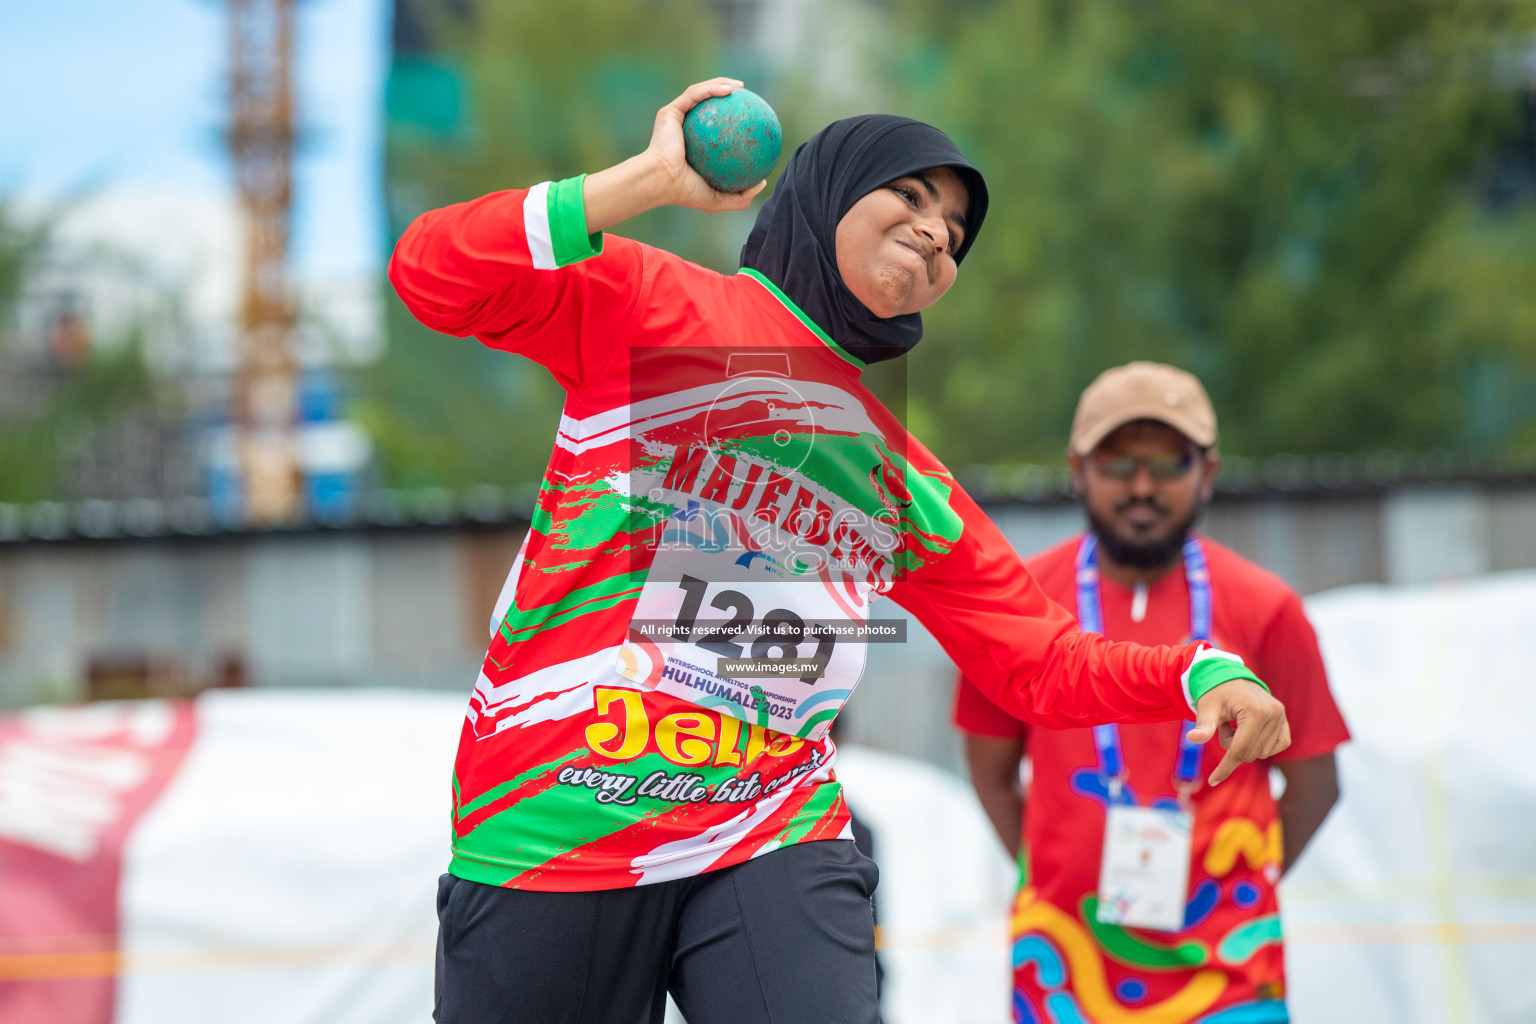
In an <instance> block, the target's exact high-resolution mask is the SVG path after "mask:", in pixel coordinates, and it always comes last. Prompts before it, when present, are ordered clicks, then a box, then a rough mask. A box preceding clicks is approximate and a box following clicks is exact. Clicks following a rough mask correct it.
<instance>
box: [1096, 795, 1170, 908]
mask: <svg viewBox="0 0 1536 1024" xmlns="http://www.w3.org/2000/svg"><path fill="white" fill-rule="evenodd" d="M1190 824H1191V816H1190V814H1189V812H1188V811H1182V810H1168V809H1165V808H1161V807H1132V806H1129V805H1126V804H1111V805H1110V807H1109V810H1108V812H1107V813H1106V815H1105V824H1104V859H1103V861H1102V862H1101V864H1100V868H1099V911H1098V918H1099V920H1100V921H1102V922H1104V923H1105V924H1118V925H1129V926H1131V927H1133V928H1150V929H1153V930H1156V931H1167V932H1172V931H1178V930H1179V929H1180V928H1182V927H1184V906H1185V900H1186V898H1187V894H1188V890H1189V865H1190Z"/></svg>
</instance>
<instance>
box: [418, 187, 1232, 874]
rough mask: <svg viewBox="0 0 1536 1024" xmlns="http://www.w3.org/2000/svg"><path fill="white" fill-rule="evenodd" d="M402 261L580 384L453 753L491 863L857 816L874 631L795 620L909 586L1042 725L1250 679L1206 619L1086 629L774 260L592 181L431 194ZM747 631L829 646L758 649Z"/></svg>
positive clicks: (703, 858)
mask: <svg viewBox="0 0 1536 1024" xmlns="http://www.w3.org/2000/svg"><path fill="white" fill-rule="evenodd" d="M390 279H391V281H392V282H393V283H394V285H395V288H396V289H397V290H398V292H399V294H400V296H401V298H402V299H404V301H405V303H406V305H407V306H409V307H410V309H411V311H412V312H413V313H414V314H415V315H416V316H417V317H418V318H419V319H420V320H421V321H422V322H423V323H425V324H426V325H427V326H429V327H432V328H434V329H436V330H439V331H443V332H446V333H450V334H457V335H469V334H473V335H475V336H476V337H478V338H479V339H480V341H481V342H483V343H484V344H486V345H489V346H491V347H493V348H498V349H503V350H506V351H509V352H517V353H521V354H523V355H525V356H528V357H529V358H531V359H533V360H535V361H537V362H539V363H541V364H543V365H544V366H545V367H547V368H548V369H549V370H550V372H551V373H552V374H554V376H555V378H556V379H557V380H558V381H559V382H560V383H561V385H562V386H563V387H564V388H565V390H566V404H565V409H564V413H563V415H562V416H561V419H560V426H559V431H558V433H557V435H556V439H555V448H554V453H553V455H552V456H551V459H550V463H549V468H548V469H547V470H546V473H545V477H544V482H543V486H542V489H541V491H540V494H539V498H538V504H537V508H536V510H535V513H534V516H533V523H532V527H531V529H530V531H529V535H528V540H527V542H526V544H525V546H524V549H523V552H522V553H521V554H520V555H519V557H518V559H517V561H516V563H515V564H514V565H513V566H512V571H511V576H510V578H509V580H508V587H507V588H506V589H505V591H504V593H505V594H506V595H507V598H506V605H505V613H504V614H500V615H498V620H499V624H498V627H497V629H496V633H495V636H494V637H493V639H492V641H491V646H490V649H489V651H488V652H487V654H486V659H485V663H484V667H483V669H482V671H481V674H480V677H479V680H478V682H477V683H476V685H475V691H474V694H473V695H472V697H471V699H470V706H469V711H468V715H467V721H466V722H465V725H464V730H463V733H462V737H461V741H460V746H459V752H458V758H457V761H456V763H455V768H454V802H453V807H454V812H453V813H454V819H453V830H454V831H453V860H452V863H451V865H450V870H451V871H452V872H453V873H454V874H456V875H458V876H459V877H461V878H466V879H469V880H472V881H478V882H485V883H489V884H493V885H506V886H515V887H523V888H529V889H546V890H591V889H605V888H615V887H621V886H629V885H637V884H643V883H648V882H656V881H663V880H666V879H669V878H678V877H683V876H688V875H694V874H698V873H700V872H704V871H710V870H714V869H717V868H723V867H728V866H730V865H732V864H737V863H740V862H742V861H744V860H746V859H748V858H750V857H753V856H756V855H758V854H761V853H764V852H767V851H768V850H771V849H773V848H775V847H777V846H781V845H784V844H788V843H795V842H804V841H808V840H816V839H828V838H836V837H840V836H846V835H847V834H848V827H847V826H848V815H847V811H846V809H845V808H844V806H843V802H842V798H841V796H840V792H839V787H838V785H837V783H836V780H835V777H834V775H833V762H834V759H835V756H836V752H835V750H834V748H833V746H832V743H831V742H830V740H828V739H827V738H826V731H827V727H828V726H829V725H830V720H831V717H832V716H833V715H834V714H835V713H836V711H837V709H838V708H839V707H840V706H841V704H842V702H843V701H844V700H846V699H847V696H848V694H849V693H850V692H851V690H852V687H853V685H854V684H855V683H857V681H858V674H859V671H860V669H861V668H862V663H863V649H862V646H861V644H860V643H858V642H853V641H849V640H847V639H839V638H837V637H836V636H834V635H833V634H832V633H831V632H817V630H816V629H811V630H809V631H805V630H802V631H801V633H800V634H796V635H797V636H800V637H801V639H800V640H796V641H790V640H786V639H785V636H786V634H785V632H784V630H786V629H788V630H790V631H791V632H793V628H794V627H793V624H794V623H800V624H801V626H804V625H805V624H806V623H807V622H818V621H820V620H822V619H826V618H828V613H829V612H834V611H835V612H837V613H838V614H840V615H842V617H843V618H845V619H847V620H850V621H852V620H862V619H864V618H866V617H867V609H868V605H869V603H870V602H871V601H872V600H874V599H875V598H876V597H878V596H881V595H888V596H890V597H892V598H893V599H895V600H896V601H897V602H899V603H900V604H902V605H904V606H905V607H907V608H908V609H910V610H911V611H912V612H913V613H914V614H916V615H917V617H918V618H919V619H920V620H922V621H923V622H924V624H925V625H927V626H928V628H929V629H930V630H931V631H932V632H933V633H934V634H935V635H936V636H937V637H938V638H939V640H940V642H941V643H943V645H944V646H945V649H946V650H947V651H948V652H949V654H950V655H951V656H952V657H953V658H954V659H955V661H956V662H957V663H958V664H960V665H961V666H962V667H963V668H964V669H965V670H966V671H968V672H970V673H972V674H973V675H975V676H976V677H977V678H981V679H984V680H985V683H984V684H983V685H984V686H985V688H986V690H987V692H988V695H989V696H990V697H991V698H992V699H993V700H995V701H997V702H999V703H1000V704H1001V705H1003V706H1005V707H1007V708H1008V709H1009V710H1010V711H1011V712H1013V713H1015V714H1018V715H1020V716H1023V717H1026V718H1029V719H1030V720H1032V721H1036V722H1040V723H1044V724H1052V725H1059V726H1066V725H1075V724H1083V723H1087V722H1091V721H1096V720H1107V719H1117V720H1121V721H1157V720H1163V719H1175V718H1182V717H1184V716H1185V715H1187V713H1188V710H1187V709H1188V707H1189V706H1190V704H1191V703H1192V702H1193V701H1194V700H1197V699H1198V697H1199V695H1200V694H1201V693H1203V692H1204V691H1205V690H1206V689H1209V687H1210V686H1213V685H1216V684H1218V683H1219V682H1221V681H1223V680H1224V679H1226V678H1233V676H1232V675H1231V674H1230V669H1231V666H1232V665H1233V663H1232V662H1230V661H1225V662H1223V660H1222V659H1220V658H1215V657H1209V656H1208V655H1210V654H1211V653H1212V652H1210V650H1209V649H1208V648H1204V647H1196V646H1186V647H1181V648H1180V647H1176V648H1168V647H1156V648H1148V647H1138V646H1135V645H1132V644H1116V643H1110V642H1108V641H1106V640H1105V639H1104V638H1102V637H1098V636H1091V635H1084V634H1082V633H1079V632H1077V631H1076V630H1075V628H1074V622H1073V619H1072V616H1071V615H1070V614H1068V613H1067V612H1066V611H1065V610H1063V609H1062V608H1061V607H1060V606H1059V605H1057V604H1055V603H1053V602H1051V601H1049V600H1048V599H1047V598H1046V597H1045V595H1044V594H1043V593H1041V591H1040V589H1039V587H1037V586H1036V585H1035V583H1034V581H1033V580H1032V579H1031V578H1030V576H1029V574H1028V573H1027V572H1025V571H1024V568H1023V564H1022V562H1021V561H1020V560H1019V559H1018V557H1017V556H1016V555H1015V554H1014V553H1013V551H1012V549H1011V548H1010V547H1009V546H1008V543H1007V541H1006V540H1004V538H1003V537H1002V535H1001V534H1000V533H999V532H998V531H997V529H996V528H995V527H994V526H993V525H992V524H991V523H990V522H989V521H988V520H987V518H986V517H985V516H984V515H983V514H982V513H981V512H980V510H979V509H978V508H977V507H976V505H975V504H974V503H973V502H972V501H971V500H970V499H969V498H968V497H967V496H966V495H965V493H964V492H963V491H962V490H961V489H960V488H959V487H958V486H957V485H956V484H955V481H954V479H953V478H952V477H951V476H950V474H949V473H948V472H947V471H946V470H945V468H944V467H943V466H942V465H940V464H939V462H938V461H937V460H936V459H934V457H933V456H932V455H930V454H929V453H928V452H927V451H926V450H924V449H923V448H922V446H921V445H919V444H917V443H916V442H915V441H914V440H912V439H911V438H910V437H908V435H907V433H906V431H905V430H904V429H903V428H902V426H901V425H900V424H899V423H898V422H897V421H896V420H895V418H894V417H893V416H892V415H891V414H890V413H889V412H888V411H887V410H886V409H885V408H884V407H883V406H881V404H880V403H879V401H878V400H876V399H875V397H874V396H873V395H872V394H871V393H870V392H869V391H868V390H867V389H866V388H865V387H864V386H863V384H862V383H861V382H860V371H861V370H862V368H863V367H862V364H861V363H860V362H859V361H858V360H857V359H856V358H854V357H853V356H851V355H850V354H848V353H847V352H845V351H843V350H842V349H841V348H840V347H839V346H838V345H837V344H836V343H835V342H834V341H833V340H832V339H831V338H830V337H828V336H827V335H826V334H825V333H824V332H823V331H822V330H821V329H820V328H818V327H817V326H816V325H815V324H814V323H812V322H811V321H810V320H809V319H808V318H807V317H806V316H805V315H804V314H803V313H802V312H801V311H800V310H799V309H797V308H796V307H795V305H794V303H793V302H791V301H790V300H789V298H788V297H786V296H785V295H784V294H783V293H781V292H780V291H779V289H778V288H777V287H775V286H774V284H773V283H772V282H770V281H768V280H767V279H766V278H764V277H763V276H762V275H760V274H757V273H755V272H753V271H743V272H742V273H740V274H736V275H722V274H718V273H715V272H714V271H711V270H707V269H705V268H703V267H699V266H696V265H694V264H691V263H688V262H686V261H685V260H681V259H679V258H677V257H675V256H672V255H670V254H669V253H666V252H663V251H660V250H658V249H653V248H650V247H648V246H645V245H641V244H639V243H637V242H633V241H630V240H628V239H623V238H617V237H609V238H607V239H606V244H605V240H604V239H603V238H602V237H601V236H591V237H589V236H588V235H587V232H586V213H585V209H584V206H583V200H582V179H581V178H572V179H568V180H566V181H562V182H556V183H552V184H551V183H548V182H546V183H544V184H541V185H536V186H534V187H533V188H531V189H518V190H513V191H507V192H498V193H493V194H491V195H488V196H485V197H483V198H480V199H477V200H475V201H473V202H468V203H461V204H458V205H456V206H450V207H446V208H444V209H441V210H435V211H432V212H430V213H426V214H423V215H422V216H421V217H420V218H418V219H417V220H416V221H415V223H413V224H412V225H411V227H410V228H409V229H408V230H407V231H406V232H405V234H404V236H403V237H402V238H401V239H400V242H399V244H398V246H397V247H396V249H395V254H394V258H393V260H392V261H391V264H390ZM485 443H487V444H515V443H522V440H521V439H518V438H486V439H485ZM690 559H692V560H696V561H698V562H699V564H705V565H708V566H709V571H708V572H695V573H692V574H690V573H689V572H679V571H675V570H676V569H677V566H678V565H679V564H683V565H685V566H686V565H691V564H694V562H690V561H689V560H690ZM711 560H713V561H711ZM710 609H716V610H717V611H715V612H711V611H710ZM642 611H643V614H642ZM724 612H730V614H731V618H730V619H729V620H728V621H726V620H724V619H722V618H718V617H716V618H710V617H711V616H718V615H719V614H720V613H724ZM706 621H708V622H710V623H711V624H712V625H717V626H718V629H716V630H715V631H714V632H713V633H711V634H710V635H709V639H707V640H705V639H699V640H696V641H695V642H694V643H692V644H680V643H679V644H673V643H671V641H670V639H667V640H661V639H658V636H659V634H657V633H655V632H652V629H653V627H655V626H657V625H658V624H660V625H661V626H662V627H664V629H665V630H666V631H667V636H668V637H669V638H670V636H671V635H672V631H673V630H676V631H677V632H679V633H684V634H687V633H691V632H692V631H693V630H694V629H695V628H696V627H703V625H704V623H705V622H706ZM685 622H686V629H685V628H684V624H685ZM770 624H773V626H774V628H775V629H779V630H780V631H779V632H778V633H775V634H772V635H770V634H769V632H768V628H769V625H770ZM829 628H830V627H829ZM807 633H808V635H806V634H807ZM754 636H755V637H756V639H755V640H754V639H753V638H754ZM701 652H710V653H709V656H707V657H706V656H704V653H701ZM733 652H734V654H735V655H736V656H738V657H741V656H745V655H748V654H750V657H751V658H753V659H757V658H766V659H769V660H775V659H784V658H791V659H792V658H800V659H809V660H812V661H816V660H818V659H819V660H820V662H821V663H822V665H823V668H824V669H825V672H824V674H823V675H821V676H817V675H815V674H814V673H811V672H806V673H805V678H800V679H795V678H783V679H775V678H768V679H763V680H761V681H754V680H753V679H749V678H739V677H738V671H739V670H738V669H734V668H731V667H730V664H734V662H733V661H732V659H731V657H730V655H731V654H732V653H733ZM716 655H718V657H717V656H716ZM1223 666H1226V667H1223Z"/></svg>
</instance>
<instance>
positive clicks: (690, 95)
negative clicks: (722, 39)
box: [661, 77, 746, 124]
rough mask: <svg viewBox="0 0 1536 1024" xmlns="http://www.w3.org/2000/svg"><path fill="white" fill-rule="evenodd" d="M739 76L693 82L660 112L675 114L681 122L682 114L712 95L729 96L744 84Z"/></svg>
mask: <svg viewBox="0 0 1536 1024" xmlns="http://www.w3.org/2000/svg"><path fill="white" fill-rule="evenodd" d="M745 84H746V83H744V82H743V81H742V80H741V79H739V78H724V77H721V78H711V79H709V80H708V81H705V82H695V83H693V84H692V85H690V86H689V87H688V88H686V89H684V90H683V92H682V95H680V96H679V97H678V98H677V99H675V100H673V101H672V102H671V103H668V104H667V105H666V106H664V107H662V108H661V113H666V114H668V115H669V116H672V115H675V116H676V117H677V120H678V123H679V124H681V123H682V120H683V115H684V114H686V113H688V111H690V110H692V109H693V108H694V107H696V106H698V105H699V104H700V103H703V102H704V101H705V100H707V99H709V98H710V97H712V96H729V95H730V94H731V93H732V92H733V91H735V90H737V89H740V88H741V87H742V86H743V85H745Z"/></svg>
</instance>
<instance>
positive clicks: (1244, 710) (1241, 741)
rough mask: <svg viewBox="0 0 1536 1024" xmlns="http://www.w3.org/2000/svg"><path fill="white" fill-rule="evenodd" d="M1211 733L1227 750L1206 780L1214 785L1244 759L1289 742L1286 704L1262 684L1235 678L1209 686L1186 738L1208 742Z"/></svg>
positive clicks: (1275, 750)
mask: <svg viewBox="0 0 1536 1024" xmlns="http://www.w3.org/2000/svg"><path fill="white" fill-rule="evenodd" d="M1213 737H1214V738H1216V739H1219V740H1220V741H1221V746H1222V748H1223V749H1224V750H1226V752H1227V756H1226V757H1223V758H1222V759H1221V764H1219V765H1217V766H1216V770H1215V771H1213V772H1211V777H1210V780H1209V781H1210V784H1211V785H1213V786H1214V785H1216V784H1217V783H1218V782H1220V781H1221V780H1222V779H1225V778H1226V777H1227V776H1228V775H1231V774H1232V771H1233V769H1235V768H1236V767H1237V766H1238V765H1240V764H1242V763H1243V762H1245V761H1257V760H1259V759H1260V758H1264V757H1273V756H1274V755H1276V754H1278V753H1280V751H1282V750H1284V749H1285V748H1286V747H1288V746H1290V745H1291V724H1290V723H1289V722H1287V721H1286V719H1285V707H1284V706H1283V705H1282V704H1281V703H1280V702H1279V701H1278V700H1275V698H1274V697H1272V696H1270V694H1269V693H1268V691H1266V690H1265V689H1264V688H1263V687H1262V686H1256V685H1254V684H1253V683H1251V682H1249V681H1248V680H1246V679H1234V680H1232V681H1231V682H1228V683H1222V684H1221V685H1220V686H1216V687H1212V688H1211V689H1210V690H1208V691H1206V693H1205V695H1204V696H1203V697H1201V698H1200V701H1199V703H1197V704H1196V705H1195V727H1194V728H1193V729H1191V730H1190V731H1189V741H1190V742H1191V743H1207V742H1209V741H1210V740H1211V739H1212V738H1213Z"/></svg>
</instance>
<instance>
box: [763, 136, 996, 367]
mask: <svg viewBox="0 0 1536 1024" xmlns="http://www.w3.org/2000/svg"><path fill="white" fill-rule="evenodd" d="M930 167H953V168H954V169H955V170H956V171H957V172H958V173H959V175H960V180H961V181H963V182H964V183H965V187H966V190H967V192H969V194H970V202H969V206H968V207H967V209H966V214H965V224H966V229H965V238H964V239H962V241H961V244H960V248H959V250H958V251H957V252H956V253H955V262H956V263H959V262H960V261H961V260H962V259H964V258H965V254H966V253H967V252H969V251H970V248H971V244H972V243H973V242H974V241H975V240H976V233H977V232H978V231H980V230H981V222H982V220H983V219H984V218H985V217H986V215H987V186H986V183H985V182H984V181H983V180H982V177H981V172H980V171H978V170H976V168H974V167H972V166H971V164H970V161H968V160H966V158H965V154H963V153H961V152H960V149H959V147H957V146H956V145H955V144H954V143H953V142H951V141H950V138H949V136H948V135H945V134H944V133H943V132H941V131H939V130H938V129H937V128H934V127H932V126H931V125H926V124H924V123H923V122H921V121H914V120H912V119H911V118H908V117H895V116H893V115H890V114H866V115H864V116H862V117H849V118H844V119H843V120H841V121H834V122H832V123H831V124H830V125H828V126H827V127H825V128H823V129H822V130H821V131H819V132H817V133H816V134H815V135H813V136H811V138H810V139H809V140H808V141H806V142H805V144H804V145H802V146H801V147H800V148H799V149H797V150H795V155H794V156H792V157H790V160H789V164H788V165H787V166H786V167H785V168H784V173H783V174H782V175H780V176H779V183H778V186H777V187H776V188H775V189H774V192H773V195H772V197H770V198H769V200H768V201H767V202H766V203H764V204H763V208H762V210H761V211H760V212H759V213H758V215H757V223H756V224H755V225H754V226H753V228H752V234H750V235H749V236H747V244H746V245H745V246H743V247H742V250H741V265H742V266H743V267H750V268H752V269H753V270H756V271H757V272H758V273H760V274H762V275H763V276H764V277H766V278H768V279H769V280H770V281H772V282H773V283H774V284H776V285H778V286H779V288H780V289H782V290H783V292H784V294H786V295H788V296H789V297H790V299H792V300H793V301H794V303H795V304H796V305H797V306H799V307H800V309H801V310H802V311H803V312H804V313H805V314H806V315H807V316H809V317H810V318H811V319H812V320H814V321H815V322H816V323H817V324H819V325H820V326H821V328H822V330H824V331H826V332H827V334H829V335H830V336H831V337H832V340H834V341H836V342H837V343H838V344H839V345H841V346H842V347H843V348H844V349H845V350H847V351H848V352H850V353H852V354H853V355H855V356H857V357H858V358H859V359H861V360H863V361H864V362H865V363H874V362H879V361H880V360H882V359H893V358H895V357H896V356H899V355H904V354H905V353H907V352H908V351H910V350H911V349H912V347H913V346H914V345H916V344H917V343H918V341H920V340H921V339H922V337H923V318H922V317H921V316H920V315H919V314H917V313H907V314H905V315H903V316H897V317H892V318H891V319H889V320H882V319H881V318H880V317H877V316H875V314H873V313H871V312H870V311H869V309H868V308H866V307H865V305H864V304H863V303H862V302H860V301H859V300H858V299H856V298H854V295H853V293H852V292H850V291H849V290H848V286H847V285H845V284H843V278H842V275H841V274H839V273H838V272H837V247H836V246H837V224H838V221H840V220H842V219H843V214H845V213H847V212H848V211H849V209H850V208H852V206H853V204H854V203H857V202H858V201H859V200H860V199H863V198H864V197H865V196H866V195H868V194H869V193H871V192H873V191H874V190H875V189H877V188H880V187H881V186H883V185H888V184H890V183H891V182H893V181H895V180H896V179H898V178H904V177H906V176H907V175H909V174H916V173H917V172H918V171H924V170H927V169H928V168H930Z"/></svg>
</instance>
